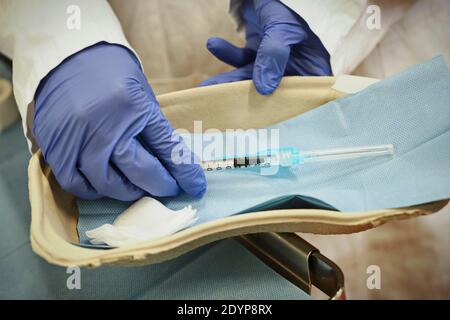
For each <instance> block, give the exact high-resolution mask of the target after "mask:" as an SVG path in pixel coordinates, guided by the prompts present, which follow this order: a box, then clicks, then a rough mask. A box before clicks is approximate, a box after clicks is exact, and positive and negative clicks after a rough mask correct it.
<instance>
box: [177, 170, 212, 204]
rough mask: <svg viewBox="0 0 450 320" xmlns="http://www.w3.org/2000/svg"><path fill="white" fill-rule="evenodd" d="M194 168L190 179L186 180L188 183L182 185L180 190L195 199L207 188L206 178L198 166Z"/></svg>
mask: <svg viewBox="0 0 450 320" xmlns="http://www.w3.org/2000/svg"><path fill="white" fill-rule="evenodd" d="M194 166H195V168H194V169H193V170H194V171H193V177H191V178H190V179H189V180H188V181H189V183H188V184H184V186H182V188H183V190H184V191H185V192H186V193H187V194H188V195H190V196H192V197H195V198H201V197H202V196H203V195H204V194H205V192H206V188H207V184H206V176H205V172H204V171H203V169H202V168H201V167H200V165H194Z"/></svg>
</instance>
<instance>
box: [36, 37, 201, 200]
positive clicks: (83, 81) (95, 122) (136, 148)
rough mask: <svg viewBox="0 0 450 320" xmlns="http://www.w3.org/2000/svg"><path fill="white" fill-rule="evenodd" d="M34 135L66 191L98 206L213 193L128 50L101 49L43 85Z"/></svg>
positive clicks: (68, 63) (74, 59) (67, 64)
mask: <svg viewBox="0 0 450 320" xmlns="http://www.w3.org/2000/svg"><path fill="white" fill-rule="evenodd" d="M35 102H36V109H35V114H34V125H33V133H34V136H35V138H36V141H37V143H38V145H39V147H40V148H41V150H42V153H43V155H44V158H45V160H46V161H47V162H48V164H49V165H50V167H51V168H52V170H53V172H54V174H55V177H56V179H57V180H58V182H59V183H60V184H61V186H62V188H63V189H64V190H66V191H68V192H71V193H73V194H74V195H76V196H78V197H80V198H85V199H95V198H99V197H102V196H107V197H111V198H115V199H119V200H126V201H129V200H135V199H138V198H140V197H142V196H143V195H146V194H150V195H153V196H157V197H166V196H175V195H177V194H178V193H179V192H180V191H181V190H183V191H185V192H186V193H188V194H190V195H192V196H201V195H203V193H204V192H205V190H206V181H205V176H204V173H203V170H202V169H201V167H200V166H199V165H198V164H193V162H191V163H189V161H185V162H184V163H186V164H176V163H180V162H179V161H175V162H174V161H172V157H171V154H172V150H173V148H174V147H175V146H177V148H176V150H182V151H184V154H183V152H181V153H180V155H182V156H183V157H184V159H185V160H186V158H189V159H190V160H193V158H194V156H193V154H192V153H191V151H190V150H189V149H188V148H187V146H185V145H184V144H183V142H182V140H181V138H180V137H179V136H178V135H176V134H174V135H173V133H174V129H173V128H172V126H171V125H170V123H169V122H168V120H167V119H166V118H165V117H164V115H163V114H162V112H161V110H160V106H159V104H158V101H157V100H156V97H155V95H154V93H153V91H152V89H151V87H150V86H149V84H148V82H147V78H146V77H145V75H144V73H143V72H142V71H141V68H140V65H139V62H138V60H137V58H136V57H135V56H134V54H133V53H131V51H129V50H128V49H126V48H124V47H121V46H118V45H112V44H107V43H99V44H97V45H94V46H92V47H89V48H87V49H84V50H82V51H80V52H78V53H76V54H75V55H73V56H71V57H69V58H68V59H66V60H64V61H63V62H62V63H61V64H60V65H59V66H58V67H57V68H55V69H54V70H53V71H51V72H50V73H49V75H48V76H47V77H46V78H45V79H44V80H43V81H42V82H41V84H40V85H39V89H38V91H37V93H36V97H35Z"/></svg>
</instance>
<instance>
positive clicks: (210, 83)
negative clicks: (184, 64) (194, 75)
mask: <svg viewBox="0 0 450 320" xmlns="http://www.w3.org/2000/svg"><path fill="white" fill-rule="evenodd" d="M215 84H218V82H217V81H215V80H212V79H206V80H205V81H202V82H200V83H199V84H198V85H197V87H207V86H213V85H215Z"/></svg>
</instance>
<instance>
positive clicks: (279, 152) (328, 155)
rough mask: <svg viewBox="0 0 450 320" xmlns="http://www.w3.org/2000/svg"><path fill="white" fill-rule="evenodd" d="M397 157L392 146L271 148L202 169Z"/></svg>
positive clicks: (207, 164) (211, 162)
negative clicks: (315, 148)
mask: <svg viewBox="0 0 450 320" xmlns="http://www.w3.org/2000/svg"><path fill="white" fill-rule="evenodd" d="M393 154H394V146H393V145H392V144H384V145H374V146H363V147H350V148H335V149H320V150H309V151H303V150H299V149H298V148H296V147H284V148H279V149H269V150H265V151H262V152H258V153H256V154H252V155H243V156H238V157H224V158H222V159H217V160H208V161H202V162H201V166H202V168H203V169H204V170H206V171H219V170H225V169H239V168H249V167H277V166H281V167H296V166H299V165H302V164H307V163H312V162H318V161H333V160H345V159H356V158H368V157H380V156H392V155H393Z"/></svg>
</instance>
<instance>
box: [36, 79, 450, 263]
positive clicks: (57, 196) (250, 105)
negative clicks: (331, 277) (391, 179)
mask: <svg viewBox="0 0 450 320" xmlns="http://www.w3.org/2000/svg"><path fill="white" fill-rule="evenodd" d="M355 79H356V81H358V79H357V78H355ZM335 80H336V79H335V78H334V77H320V78H318V77H302V78H300V77H291V78H285V79H284V80H283V82H282V85H281V87H280V88H279V89H278V90H277V91H276V93H275V94H273V95H271V96H269V97H263V96H260V95H259V94H257V93H256V92H255V90H254V89H253V86H252V84H251V82H249V81H245V82H238V83H231V84H224V85H218V86H211V87H204V88H196V89H190V90H185V91H178V92H174V93H170V94H165V95H161V96H159V97H158V100H159V101H160V103H161V107H162V109H163V111H164V113H165V114H166V116H167V117H168V118H169V120H170V121H171V123H172V124H173V125H174V126H175V127H176V128H185V129H188V130H192V128H193V122H194V121H195V120H200V119H201V120H203V129H204V130H206V129H208V128H218V129H221V130H224V129H227V128H235V129H236V128H242V129H246V128H260V127H266V126H269V125H272V124H275V123H277V122H280V121H283V120H286V119H289V118H291V117H294V116H296V115H299V114H301V113H304V112H306V111H308V110H311V109H312V108H315V107H317V106H320V105H322V104H323V103H326V102H328V101H330V100H333V99H336V98H338V97H340V96H342V95H344V94H343V93H341V92H339V91H336V90H334V89H332V88H331V87H332V86H333V84H334V83H335ZM361 81H362V80H361ZM28 174H29V191H30V202H31V211H32V220H31V244H32V247H33V250H34V251H35V252H36V253H37V254H38V255H40V256H41V257H43V258H44V259H46V260H47V261H48V262H49V263H52V264H56V265H61V266H74V265H76V266H92V267H97V266H101V265H110V264H114V265H143V264H151V263H156V262H161V261H164V260H167V259H171V258H174V257H176V256H178V255H181V254H183V253H185V252H188V251H190V250H192V249H194V248H197V247H199V246H202V245H204V244H207V243H210V242H212V241H215V240H219V239H224V238H228V237H233V236H237V235H241V234H246V233H256V232H265V231H275V232H281V231H285V232H308V233H317V234H338V233H353V232H359V231H363V230H366V229H370V228H373V227H376V226H378V225H380V224H382V223H385V222H387V221H389V220H393V219H405V218H410V217H415V216H420V215H425V214H430V213H434V212H436V211H439V210H440V209H441V208H442V207H444V206H445V205H446V203H447V202H448V201H438V202H434V203H430V204H425V205H420V206H414V207H408V208H401V209H386V210H377V211H368V212H352V213H345V212H334V211H327V210H313V209H307V210H302V209H292V210H273V211H264V212H252V213H246V214H242V215H237V216H231V217H227V218H223V219H220V220H216V221H212V222H208V223H204V224H201V225H198V226H195V227H192V228H189V229H186V230H183V231H181V232H178V233H176V234H174V235H171V236H167V237H164V238H161V239H159V240H154V241H149V242H144V243H140V244H137V245H133V246H128V247H123V248H116V249H109V250H99V249H89V248H83V247H80V246H77V245H76V244H73V243H78V242H79V238H78V234H77V220H78V210H77V207H76V202H75V199H74V197H73V196H71V195H70V194H68V193H66V192H64V191H63V190H62V189H61V188H60V186H59V185H58V183H57V182H56V180H55V178H54V176H53V174H52V172H51V170H50V169H49V168H48V166H47V165H46V164H45V162H44V160H43V157H42V154H41V153H40V152H38V153H36V154H35V155H34V156H33V157H32V158H31V160H30V164H29V168H28Z"/></svg>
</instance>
